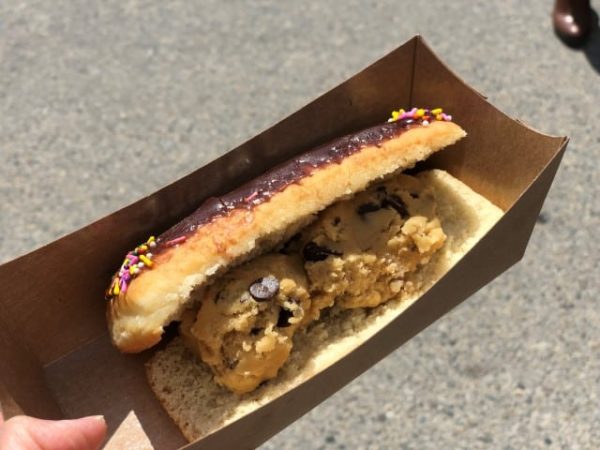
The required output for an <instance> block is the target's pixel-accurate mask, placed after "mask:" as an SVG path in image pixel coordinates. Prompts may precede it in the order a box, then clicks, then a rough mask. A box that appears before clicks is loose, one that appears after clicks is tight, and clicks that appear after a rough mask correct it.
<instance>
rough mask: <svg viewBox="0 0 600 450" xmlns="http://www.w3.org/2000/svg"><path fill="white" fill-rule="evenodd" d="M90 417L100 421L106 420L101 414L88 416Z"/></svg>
mask: <svg viewBox="0 0 600 450" xmlns="http://www.w3.org/2000/svg"><path fill="white" fill-rule="evenodd" d="M89 418H90V419H94V420H99V421H100V422H106V420H105V419H104V416H103V415H98V416H89Z"/></svg>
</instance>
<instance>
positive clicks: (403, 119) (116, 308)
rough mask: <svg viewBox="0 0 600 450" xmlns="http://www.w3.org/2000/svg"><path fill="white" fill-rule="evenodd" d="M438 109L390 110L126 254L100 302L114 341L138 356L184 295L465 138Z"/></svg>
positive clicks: (178, 311) (190, 298)
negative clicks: (373, 122)
mask: <svg viewBox="0 0 600 450" xmlns="http://www.w3.org/2000/svg"><path fill="white" fill-rule="evenodd" d="M465 135H466V133H465V131H464V130H463V129H462V128H461V127H460V126H458V125H457V124H456V123H454V122H453V121H452V120H451V117H450V116H448V115H446V114H445V113H443V112H442V111H441V110H440V109H434V110H428V109H417V108H413V109H412V110H411V111H408V112H404V111H396V112H394V114H393V116H392V119H390V121H388V122H386V123H384V124H381V125H377V126H374V127H371V128H368V129H365V130H363V131H360V132H358V133H355V134H350V135H347V136H344V137H342V138H339V139H336V140H334V141H333V142H329V143H327V144H325V145H322V146H320V147H318V148H315V149H313V150H310V151H308V152H306V153H303V154H301V155H299V156H297V157H295V158H293V159H291V160H290V161H288V162H286V163H284V164H281V165H279V166H277V167H275V168H273V169H272V170H270V171H268V172H267V173H265V174H263V175H262V176H260V177H258V178H256V179H254V180H253V181H251V182H249V183H246V184H245V185H243V186H241V187H240V188H238V189H236V190H234V191H232V192H230V193H228V194H225V195H223V196H222V197H218V198H217V197H214V198H209V199H207V200H206V201H205V202H204V203H202V205H201V206H200V207H199V208H198V209H197V210H196V211H195V212H194V213H193V214H191V215H190V216H189V217H187V218H186V219H184V220H183V221H182V222H180V223H178V224H176V225H175V226H173V227H172V228H171V229H169V230H167V231H166V232H164V233H163V234H161V235H159V236H158V237H156V238H155V237H151V238H149V239H148V241H147V242H145V243H144V244H141V245H140V246H138V247H136V248H135V250H133V251H131V252H129V253H128V254H127V255H126V257H125V260H124V262H123V264H122V265H121V267H120V268H119V270H118V272H117V273H116V274H115V275H114V276H113V278H112V281H111V283H110V286H109V288H108V290H107V293H106V297H107V300H108V305H107V319H108V323H109V330H110V336H111V338H112V341H113V343H114V345H115V346H116V347H117V348H118V349H119V350H121V351H122V352H126V353H132V352H140V351H142V350H144V349H147V348H150V347H152V346H153V345H155V344H157V343H158V342H159V341H160V339H161V336H162V334H163V330H164V327H165V326H166V325H168V324H169V323H171V322H173V321H178V320H181V317H182V314H183V313H184V311H185V310H186V309H189V308H191V307H193V303H194V298H195V297H197V296H194V295H192V292H194V291H197V290H201V289H202V288H203V287H205V286H207V285H209V284H210V283H212V282H213V280H214V279H215V278H216V277H218V276H219V275H220V274H222V273H224V272H225V271H226V270H228V269H229V268H231V267H234V266H237V265H239V264H241V263H242V262H244V261H247V260H249V259H250V258H253V257H255V256H257V255H259V254H262V253H265V252H267V251H269V250H270V249H273V248H274V247H276V246H277V245H279V244H281V243H282V242H284V241H286V240H288V239H289V238H290V237H291V236H293V235H294V234H296V233H297V231H298V230H300V229H301V228H303V227H305V226H306V225H308V224H309V223H310V222H311V221H313V220H314V219H315V217H316V214H317V213H319V212H320V211H322V210H324V209H325V208H327V207H328V206H330V205H332V204H334V203H335V202H337V201H339V200H341V199H345V198H348V197H350V196H352V195H353V194H356V193H358V192H360V191H363V190H364V189H365V188H367V187H368V186H369V185H371V184H372V183H374V182H376V181H378V180H382V179H384V178H385V177H388V176H390V175H391V174H394V173H397V172H401V171H403V170H405V169H408V168H411V167H413V166H414V165H415V164H416V163H417V162H419V161H422V160H424V159H426V158H427V157H429V156H430V155H431V154H433V153H434V152H436V151H438V150H440V149H442V148H444V147H446V146H448V145H451V144H453V143H455V142H456V141H458V140H459V139H461V138H462V137H464V136H465Z"/></svg>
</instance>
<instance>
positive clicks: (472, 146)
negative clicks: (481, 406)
mask: <svg viewBox="0 0 600 450" xmlns="http://www.w3.org/2000/svg"><path fill="white" fill-rule="evenodd" d="M403 105H405V106H412V105H425V106H430V107H436V106H441V107H443V108H444V109H445V110H447V111H450V112H451V113H452V114H453V115H454V117H455V120H456V121H457V123H459V124H460V125H461V126H462V127H463V128H464V129H465V130H467V132H468V137H467V138H466V139H463V140H462V141H460V142H459V143H458V144H457V145H455V146H453V147H452V148H450V149H447V150H445V151H444V152H441V153H440V154H438V155H436V156H434V157H433V158H431V159H430V160H429V161H428V162H427V165H429V166H433V167H438V168H443V169H445V170H447V171H449V172H450V173H452V174H453V175H454V176H456V177H458V178H459V179H461V180H462V181H463V182H464V183H466V184H467V185H469V186H470V187H472V188H473V189H474V190H476V191H477V192H479V193H480V194H482V195H484V196H485V197H487V198H488V199H489V200H491V201H492V202H494V203H495V204H496V205H498V206H500V207H501V208H502V209H503V210H504V211H505V214H504V216H503V218H502V219H501V220H500V221H499V222H498V223H497V225H496V226H495V227H494V228H493V229H492V230H490V232H489V233H488V234H487V235H486V236H485V237H484V238H483V239H482V240H481V241H480V242H479V243H478V244H477V245H476V246H475V247H474V248H473V249H472V250H471V251H470V252H469V253H468V254H467V255H466V256H465V257H464V258H463V259H462V260H461V261H460V262H459V263H458V264H457V265H456V266H455V267H454V268H453V269H452V270H451V271H450V272H449V273H448V274H446V275H445V276H444V277H443V278H442V279H441V280H440V281H439V282H437V283H436V284H435V285H434V286H433V287H432V288H431V289H430V290H429V291H428V292H427V293H426V294H425V295H424V296H423V297H422V298H421V299H420V300H418V301H417V302H415V303H414V304H413V305H412V306H410V307H409V308H408V309H407V310H406V311H405V312H404V313H403V314H402V315H400V316H399V317H398V318H397V319H396V320H394V321H393V322H392V323H391V324H390V325H388V326H387V327H385V328H384V329H383V330H382V331H381V332H379V333H377V334H376V335H375V336H373V337H372V338H371V339H369V340H368V341H367V342H365V343H364V344H363V345H361V346H360V347H359V348H357V349H356V350H355V351H353V352H352V353H350V354H349V355H347V356H346V357H344V358H343V359H341V360H340V361H338V362H337V363H335V364H333V365H332V366H330V367H329V368H327V369H326V370H324V371H322V372H320V373H318V374H317V375H315V376H314V377H313V378H311V379H309V380H308V381H306V382H304V383H302V384H301V385H299V386H298V387H296V388H294V389H293V390H291V391H289V392H287V393H286V394H284V395H282V396H281V397H279V398H277V399H276V400H274V401H272V402H270V403H268V404H267V405H265V406H263V407H261V408H259V409H257V410H255V411H254V412H252V413H251V414H249V415H247V416H245V417H244V418H242V419H240V420H238V421H236V422H234V423H232V424H230V425H228V426H226V427H223V428H221V429H220V430H218V431H217V432H215V433H213V434H211V435H209V436H207V437H206V438H204V439H202V440H201V441H198V442H196V443H193V444H190V445H189V446H188V447H186V448H190V449H191V448H194V449H203V448H236V449H239V448H254V447H256V446H257V445H259V444H260V443H262V442H264V441H265V440H267V439H268V438H269V437H271V436H273V435H274V434H275V433H277V432H278V431H280V430H281V429H282V428H284V427H285V426H287V425H288V424H289V423H291V422H293V421H294V420H296V419H297V418H298V417H300V416H301V415H303V414H304V413H306V412H307V411H308V410H310V409H311V408H313V407H314V406H316V405H317V404H319V403H320V402H321V401H323V400H324V399H326V398H327V397H328V396H330V395H332V394H333V393H334V392H335V391H337V390H338V389H340V388H341V387H343V386H344V385H345V384H347V383H348V382H349V381H351V380H352V379H353V378H355V377H356V376H358V375H359V374H361V373H362V372H363V371H365V370H367V369H368V368H369V367H371V366H372V365H373V364H375V363H376V362H377V361H379V360H380V359H381V358H383V357H385V356H386V355H387V354H389V353H390V352H391V351H393V350H394V349H396V348H397V347H399V346H400V345H402V344H403V343H404V342H406V341H407V340H409V339H410V338H412V337H413V336H415V335H416V334H417V333H419V332H420V331H422V330H423V329H424V328H426V327H427V326H428V325H430V324H431V323H432V322H434V321H435V320H436V319H438V318H440V317H441V316H443V315H444V314H445V313H447V312H448V311H449V310H450V309H452V308H453V307H454V306H456V305H457V304H459V303H460V302H462V301H463V300H465V299H466V298H467V297H468V296H469V295H471V294H472V293H474V292H475V291H477V290H478V289H479V288H481V287H482V286H484V285H485V284H486V283H488V282H489V281H491V280H492V279H493V278H494V277H496V276H498V275H499V274H500V273H502V272H503V271H504V270H506V269H507V268H508V267H510V266H511V265H513V264H514V263H516V262H517V261H518V260H519V259H520V258H521V257H522V255H523V252H524V251H525V247H526V245H527V241H528V239H529V237H530V234H531V231H532V229H533V226H534V224H535V221H536V218H537V216H538V214H539V211H540V208H541V206H542V202H543V200H544V198H545V196H546V194H547V191H548V189H549V187H550V184H551V183H552V179H553V177H554V174H555V173H556V170H557V168H558V164H559V162H560V159H561V156H562V154H563V151H564V149H565V147H566V144H567V138H565V137H552V136H547V135H544V134H541V133H539V132H536V131H535V130H532V129H531V128H528V127H527V126H525V125H523V124H522V123H520V122H519V121H516V120H513V119H511V118H510V117H508V116H506V115H505V114H503V113H502V112H500V111H499V110H498V109H496V108H495V107H494V106H493V105H491V104H490V103H489V102H487V101H486V99H485V97H483V96H481V95H480V94H479V93H478V92H476V91H475V90H473V89H472V88H470V87H469V86H467V85H466V84H465V83H464V82H463V81H461V80H460V78H458V77H457V76H456V75H454V74H453V73H452V72H451V71H450V70H449V69H448V68H447V67H446V66H445V65H444V64H443V63H442V62H441V61H440V60H439V59H438V58H437V57H436V56H435V54H434V53H433V52H432V51H431V50H430V49H429V47H428V46H427V45H426V44H425V42H424V41H423V39H422V38H421V37H418V36H417V37H414V38H413V39H411V40H410V41H408V42H407V43H405V44H404V45H402V46H401V47H399V48H398V49H396V50H394V51H393V52H391V53H390V54H389V55H387V56H385V57H384V58H382V59H380V60H379V61H377V62H376V63H374V64H372V65H371V66H369V67H368V68H366V69H365V70H363V71H362V72H360V73H358V74H357V75H355V76H353V77H352V78H350V79H349V80H347V81H346V82H344V83H342V84H341V85H339V86H338V87H336V88H334V89H332V90H331V91H329V92H327V93H326V94H324V95H323V96H321V97H319V98H318V99H316V100H315V101H313V102H312V103H310V104H308V105H307V106H305V107H304V108H302V109H300V110H299V111H297V112H296V113H294V114H292V115H291V116H289V117H288V118H286V119H284V120H283V121H281V122H280V123H278V124H276V125H275V126H273V127H271V128H270V129H268V130H266V131H264V132H263V133H261V134H260V135H258V136H256V137H254V138H253V139H251V140H249V141H248V142H246V143H244V144H242V145H241V146H239V147H238V148H236V149H234V150H232V151H231V152H229V153H227V154H225V155H224V156H222V157H221V158H219V159H217V160H215V161H213V162H212V163H210V164H208V165H206V166H205V167H202V168H200V169H198V170H196V171H195V172H193V173H191V174H190V175H188V176H186V177H184V178H182V179H180V180H178V181H176V182H174V183H173V184H171V185H169V186H167V187H165V188H163V189H161V190H159V191H157V192H155V193H154V194H152V195H150V196H148V197H146V198H143V199H141V200H139V201H138V202H136V203H134V204H132V205H130V206H128V207H126V208H123V209H121V210H120V211H117V212H115V213H113V214H111V215H109V216H107V217H105V218H103V219H100V220H98V221H97V222H95V223H93V224H91V225H89V226H87V227H84V228H82V229H81V230H79V231H76V232H74V233H72V234H70V235H68V236H65V237H63V238H61V239H59V240H57V241H55V242H53V243H51V244H48V245H46V246H44V247H43V248H40V249H38V250H36V251H34V252H32V253H30V254H27V255H25V256H22V257H20V258H17V259H15V260H14V261H11V262H8V263H6V264H4V265H2V266H0V284H1V285H2V286H3V288H2V290H0V402H1V404H2V407H3V410H4V414H5V415H6V416H9V417H10V416H11V415H15V414H20V413H26V414H29V415H34V416H38V417H44V418H60V417H76V416H81V415H86V414H104V415H105V417H106V419H107V422H108V425H109V435H110V436H112V437H111V439H110V441H109V444H108V445H107V448H152V446H153V447H154V448H157V449H173V448H178V447H181V446H184V445H185V444H186V441H185V439H184V438H183V436H182V435H181V434H180V432H179V430H178V429H177V428H176V427H175V425H174V424H173V423H172V422H171V420H170V419H169V417H168V416H167V414H166V413H165V412H164V410H163V409H162V407H161V406H160V404H159V403H158V401H157V400H156V399H155V398H154V396H153V394H152V393H151V391H150V389H149V387H148V385H147V383H146V378H145V374H144V368H143V363H144V362H145V361H146V360H147V359H148V357H149V356H150V355H151V354H152V351H146V352H144V353H142V354H139V355H134V356H132V355H121V354H120V353H118V352H117V351H116V350H115V349H114V348H113V347H112V346H111V344H110V342H109V339H108V335H107V331H106V324H105V315H104V314H105V313H104V309H105V302H104V300H103V293H104V289H105V288H106V285H107V282H108V280H109V279H110V276H111V274H112V272H113V271H114V270H115V267H116V266H117V265H118V264H119V262H120V260H121V257H122V255H123V254H124V253H126V251H127V250H128V249H130V248H131V247H132V246H134V245H135V244H136V243H137V242H141V241H142V240H144V239H145V238H146V237H147V236H148V235H150V234H153V233H156V232H157V231H160V230H164V229H166V228H168V227H169V226H170V225H171V224H173V223H175V222H177V221H178V220H180V219H182V218H183V217H185V216H186V215H188V214H189V213H190V212H191V211H193V210H194V209H195V208H196V207H197V206H198V205H199V204H200V203H201V202H202V200H203V199H205V198H207V197H209V196H211V195H218V194H222V193H225V192H227V191H229V190H231V189H232V188H234V187H236V186H238V185H239V184H241V183H242V182H244V181H247V180H249V179H251V178H253V177H255V176H257V175H259V174H260V173H262V172H263V171H264V170H265V169H267V168H269V167H272V166H274V165H275V164H277V163H280V162H282V161H284V160H286V159H288V158H289V157H291V156H292V155H295V154H297V153H299V152H301V151H305V150H307V149H309V148H311V147H313V146H315V145H316V144H319V143H322V142H324V141H327V140H329V139H332V138H335V137H337V136H340V135H343V134H346V133H349V132H352V131H356V130H359V129H361V128H364V127H366V126H370V125H373V124H376V123H378V122H381V121H382V118H384V117H387V115H388V114H389V112H390V111H391V110H393V109H397V108H398V107H399V106H403ZM84 268H85V269H84ZM90 268H94V270H90Z"/></svg>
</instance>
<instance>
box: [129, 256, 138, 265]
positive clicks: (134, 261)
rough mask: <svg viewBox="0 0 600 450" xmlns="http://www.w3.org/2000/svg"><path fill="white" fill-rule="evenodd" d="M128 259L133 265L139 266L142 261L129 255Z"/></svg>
mask: <svg viewBox="0 0 600 450" xmlns="http://www.w3.org/2000/svg"><path fill="white" fill-rule="evenodd" d="M127 257H128V258H129V261H130V262H131V264H137V262H138V261H139V260H140V258H138V257H137V256H135V255H132V254H129V255H127Z"/></svg>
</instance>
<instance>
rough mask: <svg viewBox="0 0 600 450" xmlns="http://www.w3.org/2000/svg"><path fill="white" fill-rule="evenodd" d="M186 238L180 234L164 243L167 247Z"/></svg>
mask: <svg viewBox="0 0 600 450" xmlns="http://www.w3.org/2000/svg"><path fill="white" fill-rule="evenodd" d="M186 239H187V237H186V236H180V237H178V238H175V239H171V240H170V241H167V242H165V245H166V246H167V247H172V246H174V245H177V244H181V243H182V242H185V240H186Z"/></svg>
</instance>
